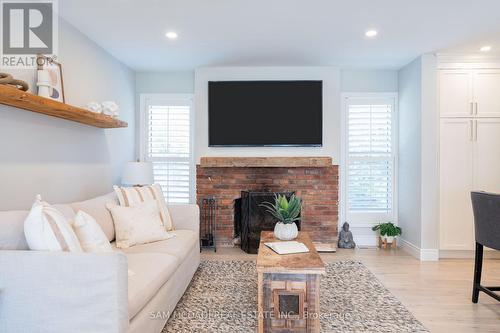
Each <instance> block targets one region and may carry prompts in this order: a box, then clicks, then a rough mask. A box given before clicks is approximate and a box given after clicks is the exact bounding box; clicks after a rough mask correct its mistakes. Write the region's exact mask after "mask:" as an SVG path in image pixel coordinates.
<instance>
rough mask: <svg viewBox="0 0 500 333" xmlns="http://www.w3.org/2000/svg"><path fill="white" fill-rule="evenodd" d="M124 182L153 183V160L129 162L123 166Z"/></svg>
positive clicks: (131, 183)
mask: <svg viewBox="0 0 500 333" xmlns="http://www.w3.org/2000/svg"><path fill="white" fill-rule="evenodd" d="M122 184H124V185H151V184H153V164H152V163H151V162H128V163H127V164H125V167H124V168H123V174H122Z"/></svg>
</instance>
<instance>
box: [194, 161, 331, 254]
mask: <svg viewBox="0 0 500 333" xmlns="http://www.w3.org/2000/svg"><path fill="white" fill-rule="evenodd" d="M241 191H270V192H291V191H294V192H295V193H296V195H297V196H298V197H300V198H301V199H302V200H303V206H302V230H303V231H308V232H310V233H311V236H312V238H313V241H314V242H318V243H322V244H333V243H335V242H336V238H337V225H338V166H337V165H333V164H332V159H331V158H329V157H260V158H259V157H202V158H201V160H200V164H198V165H197V166H196V197H197V201H198V204H199V203H200V200H201V199H202V198H204V197H207V196H215V197H217V198H218V200H219V209H218V214H217V238H218V240H217V243H218V245H219V246H232V245H233V237H234V204H235V200H236V199H238V198H240V197H241Z"/></svg>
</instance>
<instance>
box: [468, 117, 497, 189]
mask: <svg viewBox="0 0 500 333" xmlns="http://www.w3.org/2000/svg"><path fill="white" fill-rule="evenodd" d="M474 127H475V128H474V140H473V152H474V156H473V163H474V165H473V170H474V182H473V187H474V190H478V191H487V192H495V193H500V118H478V119H475V120H474Z"/></svg>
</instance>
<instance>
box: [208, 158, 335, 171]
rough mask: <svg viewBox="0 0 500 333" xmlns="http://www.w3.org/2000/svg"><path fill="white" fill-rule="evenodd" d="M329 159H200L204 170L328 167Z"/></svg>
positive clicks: (330, 163) (330, 161)
mask: <svg viewBox="0 0 500 333" xmlns="http://www.w3.org/2000/svg"><path fill="white" fill-rule="evenodd" d="M330 165H332V158H331V157H202V158H200V166H201V167H205V168H245V167H247V168H257V167H260V168H279V167H288V168H301V167H302V168H309V167H316V168H321V167H329V166H330Z"/></svg>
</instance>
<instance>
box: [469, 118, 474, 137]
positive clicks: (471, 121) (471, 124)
mask: <svg viewBox="0 0 500 333" xmlns="http://www.w3.org/2000/svg"><path fill="white" fill-rule="evenodd" d="M469 123H470V141H473V140H474V121H473V120H469Z"/></svg>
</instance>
